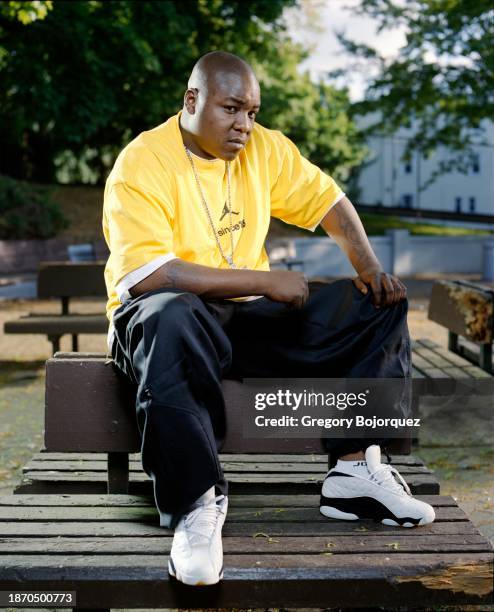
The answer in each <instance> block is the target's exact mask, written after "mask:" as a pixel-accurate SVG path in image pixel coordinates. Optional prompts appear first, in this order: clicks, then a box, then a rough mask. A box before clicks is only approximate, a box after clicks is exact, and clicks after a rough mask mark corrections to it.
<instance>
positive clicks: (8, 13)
mask: <svg viewBox="0 0 494 612" xmlns="http://www.w3.org/2000/svg"><path fill="white" fill-rule="evenodd" d="M52 8H53V1H52V0H33V1H32V2H16V1H7V2H2V3H1V4H0V15H2V16H3V17H6V18H7V19H13V20H17V21H20V22H21V23H22V24H24V25H27V24H28V23H31V22H33V21H36V19H44V18H45V17H46V16H47V14H48V11H50V10H51V9H52Z"/></svg>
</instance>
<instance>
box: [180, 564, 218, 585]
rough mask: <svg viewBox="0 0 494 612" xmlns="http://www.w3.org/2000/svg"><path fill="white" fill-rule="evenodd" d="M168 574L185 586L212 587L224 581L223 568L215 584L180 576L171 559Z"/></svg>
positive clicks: (184, 575) (183, 575)
mask: <svg viewBox="0 0 494 612" xmlns="http://www.w3.org/2000/svg"><path fill="white" fill-rule="evenodd" d="M168 573H169V574H170V576H172V577H173V578H175V579H176V580H178V581H179V582H183V584H187V585H188V586H211V585H213V584H218V582H220V580H223V568H221V572H220V574H219V576H218V579H217V580H215V581H214V582H210V581H207V582H205V581H202V580H197V578H195V577H193V576H187V574H179V573H178V572H176V571H175V567H174V565H173V561H172V560H171V559H168Z"/></svg>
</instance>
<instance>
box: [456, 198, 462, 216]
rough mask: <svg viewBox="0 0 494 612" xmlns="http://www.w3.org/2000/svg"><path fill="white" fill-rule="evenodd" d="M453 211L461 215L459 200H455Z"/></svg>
mask: <svg viewBox="0 0 494 612" xmlns="http://www.w3.org/2000/svg"><path fill="white" fill-rule="evenodd" d="M455 209H456V212H457V213H461V198H455Z"/></svg>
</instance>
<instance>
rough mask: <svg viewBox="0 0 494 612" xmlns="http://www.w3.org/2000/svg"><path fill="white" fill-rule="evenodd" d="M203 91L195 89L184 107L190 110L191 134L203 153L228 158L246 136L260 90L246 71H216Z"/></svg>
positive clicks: (208, 155)
mask: <svg viewBox="0 0 494 612" xmlns="http://www.w3.org/2000/svg"><path fill="white" fill-rule="evenodd" d="M211 81H212V82H211V83H209V84H208V89H207V91H199V90H197V89H194V90H189V91H193V92H195V100H193V98H194V96H190V97H189V104H188V103H187V96H188V95H189V91H188V93H187V94H186V107H187V110H188V112H189V113H190V112H191V110H192V111H193V113H192V117H191V127H192V134H193V137H194V141H195V144H196V145H197V146H198V148H199V149H200V150H201V153H203V154H204V156H205V157H208V158H215V157H219V158H220V159H224V160H225V161H231V160H233V159H235V157H237V155H238V154H239V153H240V152H241V151H242V149H243V148H244V147H245V145H246V143H247V141H248V140H249V137H250V134H251V131H252V128H253V127H254V122H255V118H256V114H257V112H258V111H259V107H260V104H261V94H260V89H259V84H258V82H257V80H256V78H255V77H254V76H253V75H251V74H248V73H245V74H237V73H220V74H218V75H217V76H215V77H214V79H211Z"/></svg>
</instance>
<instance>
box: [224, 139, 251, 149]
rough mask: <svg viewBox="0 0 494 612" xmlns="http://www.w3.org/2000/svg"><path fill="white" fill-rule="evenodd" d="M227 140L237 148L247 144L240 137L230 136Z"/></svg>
mask: <svg viewBox="0 0 494 612" xmlns="http://www.w3.org/2000/svg"><path fill="white" fill-rule="evenodd" d="M227 142H228V143H229V144H232V145H234V146H236V147H238V148H241V147H245V145H246V144H247V140H243V139H242V138H231V139H230V140H228V141H227Z"/></svg>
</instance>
